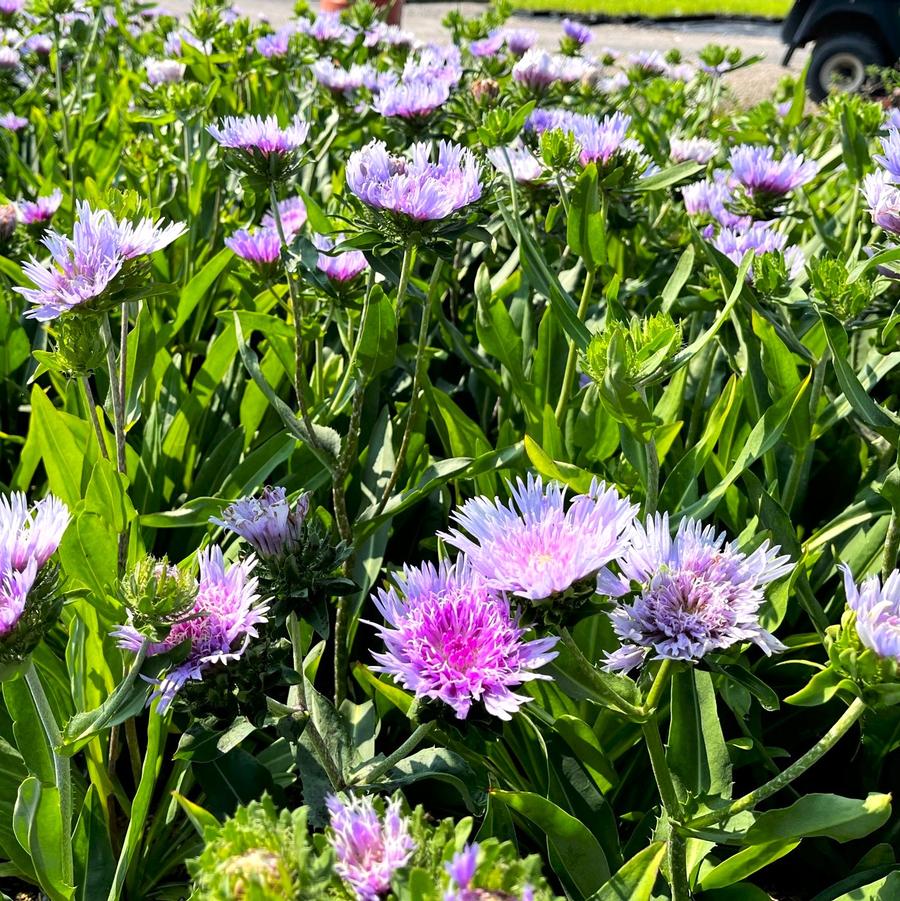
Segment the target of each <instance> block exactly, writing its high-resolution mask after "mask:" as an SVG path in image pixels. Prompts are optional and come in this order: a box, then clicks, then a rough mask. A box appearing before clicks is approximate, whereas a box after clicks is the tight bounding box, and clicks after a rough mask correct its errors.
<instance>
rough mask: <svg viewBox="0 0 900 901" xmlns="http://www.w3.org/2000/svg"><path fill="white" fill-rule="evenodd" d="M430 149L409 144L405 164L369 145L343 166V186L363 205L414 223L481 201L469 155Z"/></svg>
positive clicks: (446, 146)
mask: <svg viewBox="0 0 900 901" xmlns="http://www.w3.org/2000/svg"><path fill="white" fill-rule="evenodd" d="M431 151H432V148H431V147H430V146H429V145H428V144H426V143H424V142H423V143H418V144H413V145H412V147H411V148H410V157H411V158H410V159H407V158H406V157H398V156H391V155H390V154H389V153H388V152H387V146H386V145H385V143H384V142H383V141H371V142H370V143H369V144H367V145H366V146H365V147H363V149H362V150H357V151H355V152H354V153H352V154H351V155H350V159H349V160H348V161H347V185H348V186H349V188H350V190H351V191H352V192H353V193H354V194H355V195H356V196H357V197H359V199H360V200H362V201H363V202H364V203H366V204H368V205H369V206H371V207H374V208H375V209H378V210H387V211H389V212H393V213H400V214H402V215H404V216H408V217H409V218H410V219H414V220H416V221H418V222H426V221H434V220H438V219H446V218H447V216H449V215H450V214H451V213H454V212H456V211H457V210H460V209H462V208H463V207H465V206H467V205H468V204H470V203H474V202H475V201H476V200H478V199H479V198H480V197H481V181H480V178H479V176H480V171H479V167H478V162H477V160H476V159H475V156H474V155H473V153H472V151H471V150H468V149H466V148H463V147H461V146H460V145H458V144H451V143H449V142H448V141H441V142H440V143H439V144H438V158H437V161H436V162H432V159H431V157H432V152H431Z"/></svg>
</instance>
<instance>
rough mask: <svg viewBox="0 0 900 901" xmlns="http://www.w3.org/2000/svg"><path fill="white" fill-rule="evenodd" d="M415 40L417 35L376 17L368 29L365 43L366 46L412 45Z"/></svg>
mask: <svg viewBox="0 0 900 901" xmlns="http://www.w3.org/2000/svg"><path fill="white" fill-rule="evenodd" d="M415 41H416V38H415V35H413V34H411V33H410V32H408V31H404V30H403V29H402V28H399V27H398V26H397V25H388V24H387V22H382V21H381V19H376V20H375V21H374V22H373V23H372V24H371V25H370V26H369V28H368V29H367V31H366V36H365V39H364V40H363V44H364V45H365V46H366V47H377V46H378V45H379V44H384V45H386V46H388V47H412V45H413V44H414V43H415Z"/></svg>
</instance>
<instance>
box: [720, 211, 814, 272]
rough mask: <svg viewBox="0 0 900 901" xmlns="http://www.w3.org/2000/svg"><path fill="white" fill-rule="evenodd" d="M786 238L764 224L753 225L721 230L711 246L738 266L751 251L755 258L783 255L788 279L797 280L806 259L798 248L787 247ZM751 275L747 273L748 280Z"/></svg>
mask: <svg viewBox="0 0 900 901" xmlns="http://www.w3.org/2000/svg"><path fill="white" fill-rule="evenodd" d="M786 244H787V236H786V235H783V234H782V233H781V232H776V231H774V230H773V229H772V228H771V226H769V225H767V224H765V223H755V224H753V225H751V226H750V227H749V228H746V229H742V230H739V229H731V228H723V229H722V230H721V231H720V232H719V234H718V235H716V237H715V239H714V240H713V246H714V247H715V248H716V249H717V250H718V251H719V252H720V253H723V254H725V256H727V257H728V259H729V260H731V262H732V263H734V264H735V265H736V266H739V265H740V263H741V260H743V258H744V254H745V253H746V252H747V251H748V250H752V251H753V253H754V254H755V255H756V256H762V255H763V254H765V253H784V259H785V263H786V264H787V267H788V271H789V275H790V277H791V278H792V279H793V278H797V277H798V276H799V275H800V274H801V273H802V272H803V267H804V265H805V264H806V258H805V257H804V255H803V251H802V250H800V248H799V247H788V248H785V245H786ZM750 276H751V273H750V272H748V273H747V277H748V278H750Z"/></svg>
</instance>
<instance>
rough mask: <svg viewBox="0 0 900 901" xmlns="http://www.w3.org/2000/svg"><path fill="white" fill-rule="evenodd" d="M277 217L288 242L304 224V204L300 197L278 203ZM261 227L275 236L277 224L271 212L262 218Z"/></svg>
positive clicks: (289, 198)
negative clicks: (272, 232) (271, 231)
mask: <svg viewBox="0 0 900 901" xmlns="http://www.w3.org/2000/svg"><path fill="white" fill-rule="evenodd" d="M278 215H279V217H280V218H281V227H282V228H283V229H284V236H285V238H287V240H288V241H290V240H291V238H293V237H294V235H296V234H299V232H300V230H301V229H302V228H303V226H304V225H305V224H306V204H305V203H304V202H303V198H302V197H288V198H287V199H286V200H279V201H278ZM262 227H263V228H268V229H272V230H273V231H275V233H276V234H277V232H278V223H277V222H276V221H275V216H274V214H273V211H272V210H269V211H268V212H267V213H266V215H265V216H263V218H262Z"/></svg>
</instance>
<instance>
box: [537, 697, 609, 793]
mask: <svg viewBox="0 0 900 901" xmlns="http://www.w3.org/2000/svg"><path fill="white" fill-rule="evenodd" d="M553 728H554V729H556V731H557V732H558V733H559V734H560V736H561V737H562V739H563V741H565V743H566V744H567V745H568V746H569V747H570V748H571V749H572V750H573V751H574V752H575V755H576V757H577V758H578V760H579V761H580V762H581V763H582V765H583V766H584V767H585V768H586V769H587V771H588V772H589V773H590V774H591V777H592V778H593V780H594V781H595V782H596V783H597V786H598V788H599V789H600V790H601V791H602V792H607V791H609V790H610V789H611V788H612V787H613V786H614V785H616V783H617V782H618V781H619V779H618V776H617V775H616V771H615V769H614V767H613V765H612V763H610V761H609V758H608V757H607V756H606V754H605V752H604V751H603V748H602V747H601V745H600V739H599V738H597V736H596V734H595V733H594V731H593V730H592V729H591V727H590V726H588V724H587V723H586V722H584V720H580V719H578V717H577V716H569V715H568V714H564V715H562V716H558V717H557V718H556V719H555V720H554V722H553Z"/></svg>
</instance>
